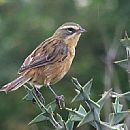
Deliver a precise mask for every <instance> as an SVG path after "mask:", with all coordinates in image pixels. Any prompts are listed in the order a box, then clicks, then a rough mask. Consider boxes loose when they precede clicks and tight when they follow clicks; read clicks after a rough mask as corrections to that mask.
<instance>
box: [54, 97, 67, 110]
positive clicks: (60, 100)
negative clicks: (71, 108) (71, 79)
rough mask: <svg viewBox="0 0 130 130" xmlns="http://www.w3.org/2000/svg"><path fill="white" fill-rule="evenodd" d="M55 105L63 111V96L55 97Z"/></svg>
mask: <svg viewBox="0 0 130 130" xmlns="http://www.w3.org/2000/svg"><path fill="white" fill-rule="evenodd" d="M55 99H56V104H57V106H58V107H59V108H60V109H63V108H64V107H65V100H64V96H63V95H60V96H56V97H55Z"/></svg>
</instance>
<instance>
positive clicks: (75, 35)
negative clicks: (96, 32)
mask: <svg viewBox="0 0 130 130" xmlns="http://www.w3.org/2000/svg"><path fill="white" fill-rule="evenodd" d="M83 32H86V30H85V29H84V28H82V27H81V26H80V25H79V24H76V23H73V22H68V23H64V24H63V25H61V26H60V27H59V28H58V29H57V30H56V32H55V33H54V36H56V37H60V38H62V39H63V40H66V41H68V40H76V41H78V40H79V37H80V36H81V33H83Z"/></svg>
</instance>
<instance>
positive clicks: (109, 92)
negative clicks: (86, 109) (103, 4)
mask: <svg viewBox="0 0 130 130" xmlns="http://www.w3.org/2000/svg"><path fill="white" fill-rule="evenodd" d="M111 92H112V89H110V90H109V91H107V92H105V93H104V94H103V95H102V98H101V99H100V100H98V102H97V104H99V105H100V110H101V109H102V107H103V105H104V104H105V103H106V101H107V100H108V98H109V97H110V94H111Z"/></svg>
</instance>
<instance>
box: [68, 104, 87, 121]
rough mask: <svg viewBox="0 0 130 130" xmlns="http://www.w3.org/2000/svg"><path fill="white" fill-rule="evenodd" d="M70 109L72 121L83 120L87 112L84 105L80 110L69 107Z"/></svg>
mask: <svg viewBox="0 0 130 130" xmlns="http://www.w3.org/2000/svg"><path fill="white" fill-rule="evenodd" d="M68 111H69V112H70V115H71V120H72V121H81V120H82V119H83V118H84V116H85V115H86V114H87V112H86V110H85V109H84V107H83V106H82V105H80V107H79V109H78V111H76V110H72V109H68Z"/></svg>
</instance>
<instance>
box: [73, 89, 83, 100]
mask: <svg viewBox="0 0 130 130" xmlns="http://www.w3.org/2000/svg"><path fill="white" fill-rule="evenodd" d="M75 91H76V93H77V95H76V96H75V97H74V98H73V99H72V101H71V102H76V101H83V100H84V97H83V95H82V93H81V92H80V91H79V90H77V89H75Z"/></svg>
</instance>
